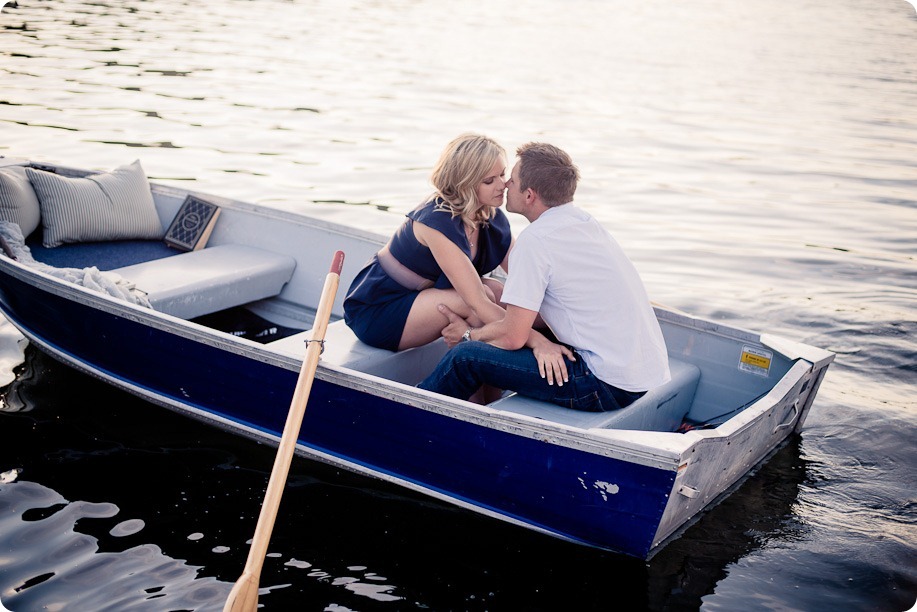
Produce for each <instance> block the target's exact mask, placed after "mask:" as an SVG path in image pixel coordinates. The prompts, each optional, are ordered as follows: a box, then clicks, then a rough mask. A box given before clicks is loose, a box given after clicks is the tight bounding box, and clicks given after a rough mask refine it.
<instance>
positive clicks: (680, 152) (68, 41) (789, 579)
mask: <svg viewBox="0 0 917 612" xmlns="http://www.w3.org/2000/svg"><path fill="white" fill-rule="evenodd" d="M17 1H18V6H16V7H11V6H7V7H6V8H4V9H3V11H2V13H0V154H3V155H10V156H23V157H30V158H32V159H34V160H37V161H53V162H58V163H64V164H68V165H73V166H78V167H90V168H98V169H110V168H113V167H115V166H118V165H122V164H124V163H128V162H131V161H133V160H134V159H137V158H139V159H140V160H141V162H142V163H143V165H144V168H145V169H146V171H147V172H148V174H149V175H150V176H151V177H152V178H154V179H155V180H158V181H160V182H166V183H172V184H178V185H181V186H187V187H191V188H194V189H197V190H200V191H204V192H213V193H219V194H222V195H227V196H232V197H236V198H240V199H243V200H249V201H255V202H260V203H265V204H270V205H274V206H278V207H283V208H289V209H295V210H300V211H305V212H309V213H311V214H315V215H318V216H322V217H324V218H329V219H334V220H336V221H341V222H344V223H347V224H350V225H354V226H359V227H363V228H367V229H373V230H378V231H381V232H383V233H387V232H389V231H391V229H393V228H394V227H395V226H396V225H397V224H398V223H399V222H400V218H401V215H402V213H404V212H405V211H407V210H408V209H410V208H411V207H413V205H414V204H416V203H417V202H418V201H419V199H420V198H421V197H423V196H424V195H426V193H427V191H428V190H429V185H428V181H427V179H428V175H429V171H430V168H431V165H432V163H433V161H434V160H435V158H436V156H437V155H438V154H439V151H440V150H441V148H442V147H443V145H444V144H445V143H446V142H447V141H448V140H450V139H451V138H452V137H454V136H455V135H457V134H458V133H461V132H464V131H469V130H472V131H479V132H483V133H486V134H489V135H491V136H493V137H495V138H497V139H498V140H500V142H502V143H504V144H505V146H506V147H507V148H508V149H509V150H510V151H512V150H513V149H514V148H515V147H516V146H518V145H520V144H522V143H524V142H526V141H528V140H533V139H537V140H547V141H550V142H553V143H555V144H558V145H560V146H562V147H563V148H565V149H567V150H568V151H569V152H570V153H571V154H572V155H573V157H574V159H575V160H576V161H577V163H578V165H579V166H580V169H581V171H582V174H583V182H582V184H581V187H580V189H579V192H578V194H577V201H578V202H579V203H580V204H581V205H582V206H584V207H586V208H587V209H589V210H590V211H591V212H592V213H593V214H594V215H596V216H597V217H599V218H600V219H601V220H602V222H603V223H604V224H605V225H606V226H607V227H608V228H609V229H610V230H611V231H612V232H613V233H614V234H615V236H616V237H617V238H618V240H619V241H620V242H621V243H622V244H623V246H624V248H625V249H626V250H627V251H628V253H629V254H630V255H631V257H632V258H633V260H634V261H635V263H636V264H637V266H638V268H639V269H640V272H641V273H642V275H643V278H644V280H645V281H646V284H647V286H648V289H649V291H650V294H651V297H652V298H653V299H654V300H655V301H657V302H661V303H664V304H667V305H669V306H672V307H675V308H679V309H682V310H685V311H687V312H690V313H692V314H696V315H700V316H704V317H708V318H713V319H716V320H722V321H725V322H728V323H730V324H735V325H739V326H741V327H747V328H751V329H755V330H760V331H767V332H771V333H778V334H781V335H785V336H788V337H790V338H792V339H797V340H801V341H805V342H809V343H811V344H815V345H817V346H821V347H824V348H827V349H830V350H833V351H836V352H837V353H838V358H837V361H836V362H835V364H834V365H832V367H831V369H830V370H829V373H828V377H827V378H826V380H825V382H824V384H823V386H822V388H821V391H820V393H819V396H818V399H817V401H816V404H815V406H814V408H813V410H812V412H811V415H810V416H809V419H808V421H807V423H806V426H805V428H804V430H803V432H802V436H801V437H800V438H799V439H797V440H795V441H794V442H793V443H792V444H790V445H789V446H787V447H786V448H785V449H783V450H782V451H781V452H780V453H778V455H777V456H775V457H774V459H773V460H772V461H771V462H770V463H769V464H768V465H767V466H766V467H765V468H764V469H762V471H761V472H759V474H758V475H757V476H755V477H754V478H753V479H751V480H750V481H748V482H747V483H746V484H745V485H744V486H743V487H742V488H741V489H740V490H739V491H738V492H737V493H736V494H734V495H733V496H732V497H730V498H729V499H728V500H727V501H726V502H725V503H724V504H723V505H721V506H719V507H718V508H716V509H715V510H714V511H712V512H711V513H709V514H708V515H707V516H705V517H704V519H703V520H701V521H700V522H699V523H698V524H696V525H695V526H694V527H692V528H691V529H690V530H688V532H687V533H686V534H685V535H684V536H683V537H682V538H681V539H679V540H676V541H675V542H673V543H672V544H671V545H670V546H669V547H667V548H666V549H665V550H663V551H662V553H660V554H659V555H657V556H656V557H655V558H654V559H653V560H652V561H651V562H649V563H646V564H644V563H641V562H639V561H633V560H630V559H625V558H622V557H618V556H615V555H610V554H606V553H599V552H595V551H590V550H584V549H583V548H581V547H576V546H571V545H569V544H564V543H560V542H555V541H554V540H550V539H547V538H545V537H543V536H539V535H535V534H529V533H527V532H522V531H520V530H517V529H515V528H511V527H507V526H503V525H496V524H494V523H493V522H492V521H489V520H485V519H481V518H479V517H476V516H471V515H469V513H467V512H462V511H458V510H455V509H452V508H447V507H444V506H441V505H438V504H433V503H430V502H428V501H426V500H421V499H418V498H415V497H413V496H409V495H406V494H404V493H403V492H401V491H397V490H392V489H389V488H386V487H382V486H379V485H377V484H374V483H370V482H368V481H366V480H364V479H360V478H356V477H353V476H349V475H346V474H341V473H339V472H337V471H334V470H330V469H328V468H326V467H321V466H315V465H314V464H311V463H307V462H303V461H298V462H296V464H295V465H294V469H293V473H292V476H291V478H292V486H291V488H290V489H289V490H288V493H287V494H285V497H284V504H283V506H282V507H281V519H280V521H279V523H278V527H277V529H276V531H275V535H274V539H273V543H272V546H271V556H270V557H269V558H268V560H267V562H266V565H265V570H264V573H263V574H262V582H261V585H262V587H263V589H264V590H263V591H262V596H261V603H262V604H264V605H265V606H266V608H267V609H316V610H322V609H328V610H351V609H352V610H356V609H360V610H366V609H387V610H395V609H399V610H400V609H455V610H460V609H489V610H496V609H504V610H516V609H577V608H579V609H590V608H593V609H599V608H606V609H607V608H615V607H618V606H620V605H622V602H628V601H629V602H632V603H631V604H630V605H632V606H633V607H634V609H641V608H649V609H692V608H697V607H701V606H702V607H704V608H705V609H713V610H737V609H781V610H788V609H796V610H816V609H832V610H904V609H908V608H910V607H911V606H912V605H913V604H914V601H915V597H917V550H915V549H917V546H915V541H917V529H915V518H917V497H915V493H914V486H915V483H917V469H915V468H917V451H915V448H917V445H915V434H914V432H915V425H917V399H915V398H917V366H915V363H917V343H915V340H914V338H915V333H917V14H915V10H914V7H913V6H912V5H911V4H909V3H907V2H905V1H904V0H836V1H833V2H832V1H829V0H811V1H808V2H798V1H796V0H793V1H790V0H771V1H769V2H732V1H728V0H696V1H692V2H674V1H671V0H667V1H664V0H645V1H643V2H639V3H634V2H623V1H598V0H595V1H589V0H580V1H573V2H559V1H553V2H551V1H547V0H540V1H539V0H531V1H517V2H508V1H497V2H487V3H484V2H480V3H479V2H475V3H453V2H444V1H429V2H408V1H402V2H385V3H383V2H343V1H328V2H309V1H306V0H292V1H289V2H279V1H269V0H258V1H241V0H220V1H215V0H209V1H207V2H197V3H181V2H177V1H175V0H156V1H155V2H151V1H141V0H125V1H123V2H122V1H116V0H95V1H91V2H90V1H86V2H76V1H73V2H67V1H61V2H59V1H55V0H44V1H40V0H17ZM513 223H514V228H515V229H516V230H521V229H522V227H524V222H522V221H521V220H519V219H515V220H514V221H513ZM349 265H358V262H350V264H349ZM27 356H28V361H27V365H26V367H25V369H23V370H22V371H21V372H20V373H19V375H18V378H17V380H16V381H15V382H14V383H13V384H12V386H10V387H9V388H7V390H6V394H5V396H4V406H5V408H6V410H7V413H5V414H2V415H0V427H2V429H0V472H5V471H7V470H9V469H14V468H21V469H23V472H22V473H21V474H20V475H19V476H18V479H17V481H16V482H13V483H10V484H0V601H2V602H3V605H5V606H6V607H7V608H9V609H11V610H14V611H19V610H36V609H51V610H54V609H59V610H67V609H76V610H102V609H114V610H122V609H136V610H179V609H197V610H205V609H206V610H210V609H220V608H221V606H222V602H223V600H224V598H225V595H226V593H227V592H228V589H229V587H230V585H231V583H232V582H233V581H234V580H235V579H236V578H237V577H238V574H239V573H240V572H241V568H242V566H243V564H244V560H245V554H246V552H247V546H246V543H245V540H246V538H247V537H249V534H250V533H251V529H253V527H254V522H255V520H256V517H257V512H258V505H259V503H260V499H261V495H262V493H263V487H264V484H265V482H266V473H267V472H268V471H269V469H270V464H271V457H272V451H271V450H270V449H267V448H264V447H261V446H258V445H255V444H253V443H251V442H247V441H244V440H238V439H235V438H232V437H230V436H228V435H226V434H222V433H219V432H215V431H212V430H210V429H208V428H206V427H204V426H202V425H199V424H196V423H192V422H190V421H188V420H187V419H183V418H179V417H177V416H175V415H172V414H167V413H165V412H164V411H163V410H161V409H159V408H156V407H154V406H151V405H148V404H146V403H143V402H140V401H139V400H136V399H135V398H132V397H129V396H126V395H124V394H122V393H119V392H116V391H113V390H110V389H108V388H107V387H105V386H103V385H101V384H100V383H97V382H95V381H93V380H90V379H88V378H86V377H83V376H81V375H79V374H77V373H75V372H73V371H71V370H68V369H67V368H65V367H63V366H60V365H58V364H55V363H53V362H50V361H48V360H47V359H46V358H43V357H41V356H40V355H38V354H37V353H35V352H34V351H33V350H32V349H29V350H28V351H27Z"/></svg>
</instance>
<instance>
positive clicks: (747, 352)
mask: <svg viewBox="0 0 917 612" xmlns="http://www.w3.org/2000/svg"><path fill="white" fill-rule="evenodd" d="M773 358H774V354H773V353H772V352H770V351H768V350H765V349H763V348H760V347H756V346H747V345H746V346H743V347H742V356H741V357H740V358H739V369H740V370H742V371H743V372H749V373H751V374H757V375H758V376H767V375H768V373H769V372H770V369H771V361H772V360H773Z"/></svg>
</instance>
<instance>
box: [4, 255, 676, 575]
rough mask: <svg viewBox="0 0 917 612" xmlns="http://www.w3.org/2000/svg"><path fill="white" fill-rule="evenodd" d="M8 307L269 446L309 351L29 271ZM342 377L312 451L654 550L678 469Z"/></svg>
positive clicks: (504, 514) (148, 393)
mask: <svg viewBox="0 0 917 612" xmlns="http://www.w3.org/2000/svg"><path fill="white" fill-rule="evenodd" d="M39 280H41V279H40V278H39ZM75 298H76V299H75ZM0 308H2V310H3V312H4V313H5V315H6V316H7V317H8V318H9V319H10V321H12V322H13V323H14V324H15V325H16V326H17V327H19V328H20V329H21V330H22V331H23V333H24V334H25V335H26V336H27V337H28V338H29V339H30V340H31V341H32V342H33V343H35V344H36V345H37V346H39V347H40V348H42V349H44V350H45V351H46V352H48V353H50V354H51V355H52V356H54V357H56V358H59V359H61V360H63V361H64V362H66V363H68V364H70V365H72V366H74V367H77V368H79V369H81V370H84V371H86V372H89V373H91V374H93V375H97V376H100V377H102V378H104V379H106V380H107V381H109V382H111V383H113V384H115V385H118V386H120V387H122V388H124V389H127V390H129V391H131V392H133V393H136V394H138V395H141V396H143V397H145V398H147V399H149V400H152V401H155V402H157V403H159V404H162V405H165V406H168V407H170V408H172V409H174V410H178V411H180V412H183V413H185V414H188V415H190V416H192V417H195V418H198V419H202V420H205V421H209V422H212V423H215V424H217V425H218V426H221V427H223V428H226V429H229V430H235V431H238V432H242V433H245V434H246V435H249V436H253V437H256V438H259V439H262V440H265V441H268V442H276V440H277V439H278V438H279V436H280V434H281V431H282V429H283V424H284V421H285V418H286V414H287V410H288V408H289V405H290V401H291V399H292V393H293V388H294V387H295V384H296V379H297V375H298V366H299V364H298V363H297V362H296V361H295V360H291V359H290V360H283V359H280V358H278V357H277V356H276V355H271V354H270V353H269V352H267V351H260V349H259V348H258V347H254V346H251V345H250V343H249V344H247V343H244V342H240V341H238V340H236V339H234V338H231V337H228V336H227V335H226V334H219V333H215V332H212V330H207V329H204V328H201V327H199V326H196V325H194V324H190V323H187V322H184V321H180V320H177V319H173V318H170V317H161V316H157V315H156V314H155V313H148V312H145V311H144V310H143V309H140V308H137V307H133V306H130V305H127V304H124V305H122V304H121V303H118V302H116V301H115V300H112V299H109V298H106V297H104V296H95V295H93V294H90V293H89V292H87V291H85V290H82V289H80V288H69V287H66V286H63V285H62V284H55V283H54V282H53V281H50V280H46V279H45V280H42V281H41V282H35V279H30V278H28V277H27V276H22V275H21V274H7V273H4V274H2V277H0ZM336 378H339V377H336V376H335V375H334V373H333V372H331V373H330V374H329V373H328V372H324V373H323V371H322V368H320V371H319V373H318V375H317V378H316V380H315V383H314V385H313V388H312V392H311V396H310V400H309V405H308V409H307V411H306V414H305V419H304V421H303V427H302V431H301V435H300V438H299V445H298V452H299V453H300V454H303V455H306V456H313V457H316V458H320V459H323V460H326V461H327V460H330V461H332V462H334V463H337V464H340V465H343V466H346V467H348V468H350V469H353V470H355V471H358V472H361V473H365V474H370V475H374V476H378V477H381V478H385V479H387V480H391V481H394V482H397V483H400V484H403V485H406V486H409V487H411V488H414V489H417V490H421V491H424V492H426V493H430V494H433V495H434V496H436V497H439V498H441V499H444V500H447V501H451V502H453V503H457V504H459V505H463V506H465V507H469V508H472V509H475V510H478V511H481V512H484V513H486V514H489V515H494V516H497V517H500V518H503V519H505V520H508V521H510V522H513V523H517V524H522V525H525V526H527V527H530V528H534V529H537V530H541V531H544V532H547V533H550V534H552V535H556V536H559V537H562V538H565V539H569V540H572V541H576V542H580V543H584V544H587V545H591V546H597V547H600V548H604V549H609V550H614V551H618V552H622V553H626V554H629V555H633V556H636V557H640V558H646V557H647V555H648V554H649V552H650V550H651V548H652V547H653V543H654V537H655V536H656V533H657V529H658V526H659V523H660V520H661V518H662V516H663V513H664V512H665V509H666V504H667V502H668V498H669V495H670V493H671V492H672V490H673V484H674V481H675V477H676V470H675V469H663V468H660V467H651V466H648V465H641V464H638V463H634V462H630V461H625V460H621V459H617V458H614V457H609V456H605V455H603V454H601V453H596V452H586V451H584V450H581V449H577V448H571V447H569V446H568V445H561V444H555V443H552V441H551V440H549V439H539V438H538V437H537V436H535V437H533V436H531V435H519V434H518V433H514V432H512V431H507V430H506V428H501V427H497V426H492V425H488V424H487V423H482V422H475V421H473V420H465V419H459V418H454V417H453V416H450V415H448V414H444V413H442V412H440V411H435V410H427V409H424V408H423V407H418V406H416V405H411V404H409V403H406V402H401V401H398V400H397V399H392V395H391V394H388V395H386V394H374V393H371V392H367V391H366V390H364V389H361V388H360V385H349V384H341V383H340V382H335V380H336Z"/></svg>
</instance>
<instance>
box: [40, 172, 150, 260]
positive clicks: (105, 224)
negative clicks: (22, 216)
mask: <svg viewBox="0 0 917 612" xmlns="http://www.w3.org/2000/svg"><path fill="white" fill-rule="evenodd" d="M26 174H27V175H28V177H29V180H30V181H31V182H32V187H34V189H35V194H36V195H37V196H38V202H39V204H40V206H41V220H42V225H43V227H44V234H43V236H42V244H43V245H44V246H45V247H47V248H51V247H56V246H60V245H61V244H63V243H65V242H92V241H101V240H131V239H143V238H148V239H160V238H162V236H163V233H164V232H163V227H162V223H161V222H160V220H159V215H158V214H157V213H156V205H155V204H154V203H153V195H152V194H151V193H150V184H149V182H148V181H147V178H146V174H144V172H143V168H141V167H140V161H139V160H138V161H135V162H134V163H132V164H130V165H127V166H121V167H120V168H116V169H115V170H112V171H111V172H103V173H100V174H92V175H89V176H87V177H84V178H68V177H64V176H59V175H57V174H53V173H51V172H44V171H42V170H35V169H33V168H26Z"/></svg>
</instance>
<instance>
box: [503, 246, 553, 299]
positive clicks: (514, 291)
mask: <svg viewBox="0 0 917 612" xmlns="http://www.w3.org/2000/svg"><path fill="white" fill-rule="evenodd" d="M550 280H551V266H550V261H549V259H548V257H547V254H546V253H545V250H544V249H543V248H539V245H538V240H537V238H536V237H534V236H532V235H531V234H529V235H526V232H523V233H522V234H520V236H519V238H518V239H517V240H516V246H514V247H513V250H512V251H510V254H509V276H508V277H507V279H506V285H505V287H504V289H503V298H502V299H503V302H504V303H506V304H512V305H513V306H518V307H520V308H525V309H526V310H532V311H534V312H538V311H539V310H540V309H541V303H542V302H543V301H544V294H545V290H546V289H547V287H548V282H549V281H550Z"/></svg>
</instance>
